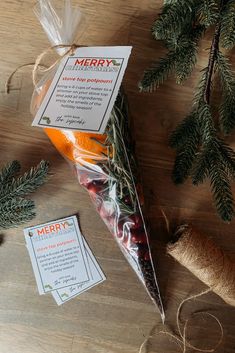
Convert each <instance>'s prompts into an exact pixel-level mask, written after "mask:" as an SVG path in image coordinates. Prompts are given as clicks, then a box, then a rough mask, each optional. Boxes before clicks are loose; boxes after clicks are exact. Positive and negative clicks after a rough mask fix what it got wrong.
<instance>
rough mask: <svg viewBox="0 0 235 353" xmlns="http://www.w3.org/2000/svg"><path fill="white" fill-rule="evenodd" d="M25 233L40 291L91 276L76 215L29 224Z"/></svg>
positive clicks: (68, 285) (85, 279) (71, 283)
mask: <svg viewBox="0 0 235 353" xmlns="http://www.w3.org/2000/svg"><path fill="white" fill-rule="evenodd" d="M24 235H25V240H26V244H27V248H28V251H29V255H30V259H31V263H32V266H33V271H34V274H35V278H36V282H37V286H38V291H39V293H40V294H45V293H47V292H51V291H53V290H58V289H60V288H65V287H70V286H72V285H76V284H77V283H80V282H86V281H89V280H90V276H89V273H90V268H89V265H88V257H87V254H86V251H85V249H84V244H83V239H82V235H81V233H80V230H79V227H78V223H77V218H76V217H75V216H73V217H67V218H63V219H60V220H57V221H54V222H49V223H45V224H41V225H37V226H35V227H30V228H26V229H25V230H24Z"/></svg>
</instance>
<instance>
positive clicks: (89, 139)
mask: <svg viewBox="0 0 235 353" xmlns="http://www.w3.org/2000/svg"><path fill="white" fill-rule="evenodd" d="M35 13H36V15H37V17H38V18H39V20H40V22H41V24H42V26H43V28H44V30H45V32H46V33H47V35H48V38H49V40H50V42H51V44H52V45H58V44H72V43H73V41H74V39H75V35H76V34H77V32H79V24H80V23H81V13H80V11H79V9H78V8H73V9H72V7H71V3H70V1H69V0H65V2H64V7H63V9H62V10H60V11H57V9H56V8H55V7H54V5H53V4H52V2H51V1H48V0H40V1H38V4H37V6H36V10H35ZM66 50H68V48H67V49H66ZM58 54H60V55H62V54H64V51H63V48H60V49H59V52H58ZM54 73H55V68H54V69H53V70H51V71H50V72H47V73H46V74H45V75H44V76H43V77H42V79H41V80H40V81H39V83H38V85H37V87H36V89H35V91H34V94H33V97H32V102H31V111H32V114H33V115H35V113H36V112H37V110H38V108H39V106H40V104H41V102H42V100H43V97H44V96H45V94H46V92H47V90H48V88H49V86H50V83H51V80H52V78H53V75H54ZM44 130H45V133H46V134H47V135H48V137H49V139H50V140H51V142H52V143H53V144H54V146H55V147H56V148H57V150H58V151H59V152H60V153H61V154H62V155H63V156H64V157H65V158H66V160H67V161H68V162H69V163H70V164H72V166H73V169H74V170H75V172H76V175H77V178H78V180H79V183H80V184H81V185H82V186H83V187H84V188H85V189H86V190H87V191H88V193H89V195H90V197H91V200H92V202H93V204H94V206H95V208H96V210H97V212H98V213H99V214H100V216H101V218H102V219H103V221H104V222H105V224H106V226H107V227H108V229H109V230H110V232H111V234H112V235H113V237H114V238H115V240H116V241H117V243H118V245H119V247H120V249H121V251H122V253H123V254H124V256H125V257H126V259H127V260H128V262H129V264H130V265H131V267H132V268H133V269H134V271H135V272H136V274H137V276H138V277H139V279H140V281H141V282H142V283H143V285H144V286H145V288H146V290H147V292H148V294H149V296H150V297H151V299H152V300H153V302H154V303H155V304H156V305H157V307H158V309H159V310H160V313H161V316H162V319H163V320H164V311H163V306H162V302H161V297H160V293H159V288H158V284H157V279H156V274H155V270H154V266H153V261H152V256H151V250H150V246H149V238H148V234H147V230H146V226H145V222H144V218H143V214H142V210H141V206H140V199H139V197H138V192H137V190H140V189H141V187H140V184H139V182H138V173H137V168H136V163H135V159H134V156H133V151H132V148H131V146H132V145H133V144H132V143H131V138H130V128H129V122H128V109H127V102H126V98H125V95H124V93H123V92H122V91H120V92H119V94H118V97H117V99H116V102H115V105H114V107H113V110H112V112H111V115H110V119H109V122H108V125H107V127H106V130H105V133H104V134H92V133H85V132H80V131H72V130H65V129H64V130H61V129H60V130H58V129H54V128H45V129H44Z"/></svg>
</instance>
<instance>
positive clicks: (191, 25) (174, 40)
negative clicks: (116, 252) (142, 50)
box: [139, 0, 235, 222]
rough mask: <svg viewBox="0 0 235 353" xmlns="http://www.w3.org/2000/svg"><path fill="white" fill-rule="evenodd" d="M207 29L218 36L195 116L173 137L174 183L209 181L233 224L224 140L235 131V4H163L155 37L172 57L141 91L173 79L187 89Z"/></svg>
mask: <svg viewBox="0 0 235 353" xmlns="http://www.w3.org/2000/svg"><path fill="white" fill-rule="evenodd" d="M208 29H209V30H210V32H209V33H213V34H212V41H211V48H210V51H209V54H208V65H207V66H206V67H205V68H204V69H203V70H202V72H201V78H200V80H199V84H198V87H197V88H196V90H195V97H194V101H193V106H192V110H191V112H190V113H189V114H188V115H187V116H186V117H185V118H184V119H183V120H182V121H181V123H180V124H179V125H178V126H177V127H176V129H175V131H173V132H172V134H171V136H170V146H171V147H172V148H174V149H175V150H176V159H175V164H174V169H173V180H174V182H175V183H176V184H180V183H183V182H184V181H185V180H186V179H187V178H189V177H190V178H191V179H192V183H193V184H194V185H198V184H201V183H203V182H204V181H205V180H206V179H209V180H210V184H211V190H212V193H213V198H214V203H215V206H216V209H217V212H218V214H219V215H220V217H221V218H222V219H223V220H224V221H226V222H230V221H231V220H232V218H233V216H234V214H235V211H234V200H233V195H232V189H231V184H232V181H233V179H234V178H235V153H234V151H233V149H232V148H231V147H229V145H228V144H227V143H226V142H225V141H224V140H223V136H226V135H227V134H229V133H231V132H232V131H233V129H234V128H235V75H234V72H233V70H232V67H231V64H230V62H229V59H228V58H227V57H226V56H225V54H224V53H223V51H224V49H232V48H233V47H234V46H235V1H234V0H167V1H164V5H163V8H162V12H161V14H160V15H159V17H158V19H157V20H156V21H155V23H154V25H153V35H154V38H155V39H157V40H162V41H163V42H164V44H165V46H166V48H167V49H168V53H167V54H166V56H165V57H163V58H160V59H159V60H158V61H157V62H156V63H155V64H154V65H153V66H152V67H150V68H149V69H148V70H146V71H145V73H144V76H143V79H142V80H141V82H140V83H139V88H140V90H141V91H144V92H153V91H155V90H156V89H157V88H158V87H159V86H160V85H161V84H162V83H164V81H165V80H166V79H167V78H168V77H169V76H170V75H173V74H174V75H175V79H176V83H178V84H181V83H183V82H184V81H185V80H186V79H187V78H188V77H189V76H190V75H191V73H192V71H193V69H194V67H195V64H196V62H197V56H198V45H199V41H200V39H201V38H202V37H203V36H204V35H205V33H206V32H207V31H208ZM216 77H218V79H219V85H220V87H221V99H220V106H219V108H218V109H217V110H218V116H219V121H218V122H217V121H216V119H215V116H214V115H215V114H214V113H215V107H213V106H212V104H211V96H212V94H213V81H214V79H215V78H216Z"/></svg>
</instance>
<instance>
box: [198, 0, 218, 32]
mask: <svg viewBox="0 0 235 353" xmlns="http://www.w3.org/2000/svg"><path fill="white" fill-rule="evenodd" d="M197 15H198V19H199V22H200V23H201V24H202V25H204V26H206V27H209V26H211V25H213V24H215V23H216V22H217V20H218V17H219V8H218V3H217V1H215V0H204V1H202V3H201V5H200V6H199V8H198V13H197Z"/></svg>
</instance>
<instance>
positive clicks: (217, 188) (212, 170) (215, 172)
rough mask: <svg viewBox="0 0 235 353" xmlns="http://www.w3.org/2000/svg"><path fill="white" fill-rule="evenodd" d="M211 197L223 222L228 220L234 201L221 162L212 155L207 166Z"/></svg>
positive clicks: (231, 213)
mask: <svg viewBox="0 0 235 353" xmlns="http://www.w3.org/2000/svg"><path fill="white" fill-rule="evenodd" d="M208 172H209V177H210V181H211V187H212V192H213V198H214V202H215V206H216V209H217V212H218V214H219V215H220V217H221V218H222V220H223V221H225V222H230V221H231V220H232V218H233V216H234V202H233V195H232V190H231V184H230V178H229V177H228V174H227V173H226V169H225V168H224V165H223V163H221V161H219V160H218V157H217V156H215V155H214V159H210V165H209V168H208Z"/></svg>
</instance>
